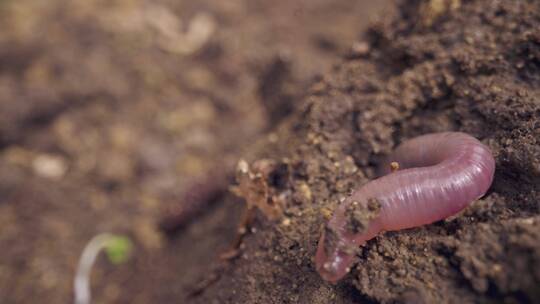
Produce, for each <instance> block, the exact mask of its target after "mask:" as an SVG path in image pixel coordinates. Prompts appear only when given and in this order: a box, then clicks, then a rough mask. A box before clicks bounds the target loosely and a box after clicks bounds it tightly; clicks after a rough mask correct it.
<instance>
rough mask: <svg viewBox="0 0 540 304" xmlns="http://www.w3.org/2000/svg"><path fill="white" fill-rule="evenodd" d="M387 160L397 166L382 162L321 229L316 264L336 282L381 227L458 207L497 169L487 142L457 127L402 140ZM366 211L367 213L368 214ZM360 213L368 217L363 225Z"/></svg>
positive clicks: (433, 217) (413, 223) (412, 223)
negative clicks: (379, 171) (382, 167)
mask: <svg viewBox="0 0 540 304" xmlns="http://www.w3.org/2000/svg"><path fill="white" fill-rule="evenodd" d="M388 160H389V161H392V162H397V164H399V170H395V169H397V168H396V167H397V166H396V164H395V163H394V164H393V166H392V167H393V169H394V170H390V165H389V163H388V162H385V170H384V171H385V172H384V173H388V174H387V175H384V176H382V177H380V178H378V179H375V180H373V181H371V182H368V183H367V184H365V185H364V186H362V187H360V188H359V189H357V190H355V191H354V192H353V193H352V195H350V196H349V197H347V198H346V199H345V200H344V201H343V202H342V203H341V204H340V205H339V206H338V207H337V208H336V210H335V211H334V214H333V215H332V218H331V219H330V220H329V221H328V223H327V225H326V227H325V229H324V231H323V232H322V234H321V237H320V240H319V244H318V248H317V252H316V255H315V264H316V269H317V271H318V272H319V274H320V275H321V277H322V278H323V279H324V280H326V281H329V282H332V283H335V282H337V281H338V280H340V279H341V278H343V277H344V276H345V275H346V274H347V273H348V272H349V271H350V267H351V265H352V264H353V263H354V261H355V257H356V252H357V251H358V247H359V246H360V245H363V244H364V243H365V242H366V241H368V240H369V239H372V238H374V237H375V236H376V235H377V234H378V233H379V232H381V231H392V230H401V229H406V228H412V227H417V226H421V225H425V224H429V223H433V222H435V221H438V220H442V219H444V218H447V217H449V216H451V215H454V214H456V213H458V212H459V211H460V210H462V209H464V208H465V207H466V206H468V205H469V204H470V203H471V202H472V201H474V200H476V199H478V198H480V197H482V196H483V195H484V194H485V193H486V191H487V190H488V188H489V187H490V185H491V183H492V181H493V175H494V171H495V160H494V159H493V156H492V153H491V151H490V150H489V148H488V147H487V146H485V145H483V144H482V143H481V142H480V141H478V140H477V139H476V138H474V137H472V136H470V135H467V134H465V133H460V132H444V133H433V134H427V135H423V136H419V137H416V138H413V139H411V140H408V141H405V142H404V143H402V144H401V145H400V146H398V147H397V149H396V150H395V151H394V152H393V153H392V155H391V156H390V157H389V159H388ZM389 171H392V172H389ZM355 210H360V212H356V213H355ZM370 212H371V214H372V215H371V217H370V216H368V215H366V214H369V213H370ZM355 214H356V215H355ZM362 215H364V216H365V217H364V220H366V219H367V220H366V221H364V223H363V224H364V225H362Z"/></svg>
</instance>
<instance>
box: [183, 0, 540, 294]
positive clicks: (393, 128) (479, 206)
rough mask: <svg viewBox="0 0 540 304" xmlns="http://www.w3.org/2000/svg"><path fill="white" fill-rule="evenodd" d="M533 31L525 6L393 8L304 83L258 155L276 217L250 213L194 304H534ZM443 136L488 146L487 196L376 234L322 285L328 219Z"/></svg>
mask: <svg viewBox="0 0 540 304" xmlns="http://www.w3.org/2000/svg"><path fill="white" fill-rule="evenodd" d="M538 28H540V3H538V2H535V1H487V0H486V1H458V0H454V1H435V0H432V1H427V2H425V1H401V2H400V3H399V4H398V5H397V6H396V7H395V8H394V10H393V11H392V13H391V14H390V15H386V16H385V18H384V20H383V21H380V22H379V23H377V24H376V25H375V26H373V27H372V28H371V30H370V31H368V33H367V34H366V35H365V40H364V41H363V42H362V43H360V44H358V45H357V47H356V48H355V51H354V52H352V53H351V54H350V56H349V59H348V60H346V61H344V62H343V63H342V64H340V65H339V66H337V67H336V68H335V69H334V70H333V71H332V72H331V73H329V74H327V75H326V76H325V77H324V78H323V79H322V80H321V81H319V82H317V83H315V84H314V85H313V86H312V87H311V90H310V92H309V95H308V96H307V97H306V98H305V100H304V105H303V107H302V108H301V109H300V110H299V111H297V112H296V113H295V114H294V115H293V116H292V117H291V118H289V119H288V120H287V121H286V122H285V123H284V124H283V125H281V127H280V128H279V129H278V130H277V131H276V134H277V138H278V140H277V142H268V143H267V144H266V145H263V146H262V148H261V147H260V146H259V147H256V148H255V149H254V152H253V153H255V154H256V155H257V156H258V157H259V158H270V159H272V160H274V161H275V162H278V163H279V164H281V166H279V165H276V167H280V168H282V169H280V170H279V171H277V172H275V174H270V175H269V176H272V178H271V179H269V180H268V181H267V183H266V184H267V185H269V186H270V187H272V191H271V192H272V193H275V196H277V197H281V198H283V200H282V201H283V202H284V206H283V213H282V216H281V218H280V219H279V220H277V221H270V220H268V219H266V218H265V217H264V215H262V214H260V216H259V217H258V220H257V223H256V225H255V227H254V229H253V232H252V233H251V234H250V235H248V236H247V237H246V238H245V240H244V247H243V250H242V254H241V255H240V257H239V258H238V259H236V260H234V261H232V264H231V265H229V267H226V268H225V269H223V270H221V273H220V274H221V279H220V280H218V281H217V282H216V283H215V284H213V285H211V286H210V287H208V288H207V289H206V290H204V292H203V293H202V294H201V295H199V296H198V297H196V298H194V299H193V301H198V302H200V303H208V302H209V301H210V302H211V300H213V301H215V302H216V303H224V302H230V303H330V302H331V303H355V302H359V303H365V302H370V301H375V302H393V301H399V302H410V303H419V302H425V303H458V302H459V303H472V302H476V303H478V302H498V301H505V302H509V303H513V302H536V301H538V299H539V298H540V289H539V287H538V286H540V205H539V204H540V142H539V140H540V121H539V119H540V33H539V32H538ZM449 130H452V131H462V132H466V133H469V134H471V135H473V136H475V137H477V138H479V139H480V140H481V141H482V142H483V143H485V144H486V145H488V146H489V147H490V148H491V149H492V151H493V153H494V155H495V157H496V162H497V167H496V174H495V180H494V183H493V186H492V188H491V190H490V191H489V192H488V194H487V195H486V196H485V197H484V198H482V199H480V200H478V201H476V202H474V203H473V204H472V205H471V206H470V207H469V208H467V209H466V210H465V211H464V212H463V213H461V214H460V215H458V216H456V217H453V218H451V219H447V220H444V221H440V222H437V223H435V224H432V225H428V226H425V227H420V228H415V229H409V230H406V231H400V232H391V233H385V234H384V235H381V236H379V237H377V238H376V239H374V240H372V241H370V242H369V243H368V244H367V246H365V247H364V248H363V249H362V250H361V253H360V257H361V258H360V263H359V264H358V265H357V266H356V267H355V269H353V271H352V272H351V274H350V275H349V276H348V277H347V278H346V279H344V280H343V281H341V282H340V283H339V284H338V285H336V286H332V285H330V284H327V283H324V282H322V281H321V280H320V278H319V276H318V274H317V273H316V272H315V270H314V263H313V256H314V254H315V249H316V244H317V241H318V238H319V235H320V231H321V227H322V225H323V223H324V222H325V220H326V218H327V217H328V215H329V214H330V213H331V210H332V209H334V208H335V207H336V205H337V204H338V202H339V201H340V200H341V199H342V198H343V197H344V196H346V195H347V193H348V191H350V190H351V189H353V188H355V187H357V186H359V185H361V184H363V183H365V182H367V181H368V180H369V179H371V178H373V177H374V176H375V172H374V169H375V167H376V164H377V162H378V160H380V159H381V157H383V156H384V155H386V154H388V153H389V152H390V151H391V150H392V149H393V148H394V147H395V146H396V145H397V144H399V143H400V142H402V141H403V140H405V139H408V138H411V137H414V136H417V135H420V134H424V133H429V132H437V131H449ZM260 151H264V152H262V153H261V152H260ZM283 167H285V168H286V169H283Z"/></svg>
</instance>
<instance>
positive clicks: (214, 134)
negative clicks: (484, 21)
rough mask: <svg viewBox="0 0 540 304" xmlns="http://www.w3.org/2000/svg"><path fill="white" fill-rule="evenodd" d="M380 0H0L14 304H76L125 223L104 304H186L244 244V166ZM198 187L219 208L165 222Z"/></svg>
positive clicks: (6, 269) (98, 280) (6, 272)
mask: <svg viewBox="0 0 540 304" xmlns="http://www.w3.org/2000/svg"><path fill="white" fill-rule="evenodd" d="M382 6H383V3H380V4H370V3H369V1H355V2H351V1H345V0H339V1H335V0H333V1H330V0H316V1H312V0H310V1H304V0H302V1H295V2H290V1H281V0H279V1H271V2H270V1H243V0H238V1H237V0H234V1H221V0H204V1H161V0H160V1H143V0H115V1H102V0H91V1H86V0H84V1H67V0H52V1H47V2H46V3H45V2H43V3H41V2H39V1H37V2H36V1H31V0H28V1H27V0H23V1H18V0H17V1H14V0H0V247H1V248H2V249H1V250H0V261H1V262H0V302H1V303H34V302H36V301H37V300H38V299H39V302H40V303H69V302H71V301H72V299H73V293H72V282H73V278H74V272H75V268H76V264H77V261H78V258H79V256H80V255H81V253H82V250H83V248H84V246H85V245H86V243H87V242H88V241H89V240H90V239H91V238H92V237H93V236H95V235H97V234H99V233H101V232H113V233H121V234H125V235H127V236H129V237H130V239H131V240H132V241H133V243H134V245H135V249H134V252H133V254H132V257H131V259H129V260H128V262H126V263H125V264H122V265H117V266H116V265H111V264H110V263H109V262H108V261H107V260H106V259H105V258H100V259H99V260H98V263H97V264H96V265H95V267H94V269H93V274H92V291H93V299H94V301H95V303H175V302H176V303H184V302H185V301H186V300H185V299H186V296H187V294H189V293H191V292H192V291H193V286H195V287H196V286H197V283H198V282H199V281H200V280H201V279H203V280H205V279H206V278H207V277H208V274H209V273H210V274H211V273H212V271H213V269H214V268H219V267H221V266H220V265H221V264H220V263H219V262H217V261H218V256H219V255H220V254H221V253H223V252H225V251H226V250H227V249H228V248H229V246H230V245H231V244H232V243H233V242H234V240H235V236H236V226H237V225H238V222H239V218H240V215H241V213H242V210H243V208H244V204H243V202H242V201H241V200H239V199H238V198H236V197H235V196H234V195H232V194H228V191H227V186H228V185H229V184H230V183H231V180H230V175H229V174H230V173H233V168H234V165H235V164H236V162H237V161H238V159H239V158H240V157H243V156H244V155H247V152H244V151H247V150H248V148H249V147H250V146H252V144H253V143H254V142H256V141H257V140H259V139H260V140H264V139H266V137H267V134H268V132H269V130H271V129H272V128H273V126H274V125H275V124H277V123H278V122H279V121H280V120H281V119H282V118H283V117H284V115H285V114H287V113H288V112H290V111H292V108H293V105H294V104H295V102H296V101H297V100H301V99H300V98H297V97H296V96H300V95H305V92H306V89H305V88H306V87H307V85H308V84H309V83H311V82H312V79H313V78H314V77H315V76H316V75H318V74H321V73H324V72H325V71H327V70H328V69H330V67H331V66H332V64H334V63H335V62H337V61H338V60H339V58H340V57H341V56H342V55H343V54H345V53H346V52H347V50H348V49H349V47H350V45H351V43H352V42H353V41H355V40H356V39H357V38H358V35H359V34H360V33H361V32H362V31H363V30H364V29H365V28H366V26H367V25H368V23H369V19H370V16H372V15H373V14H374V13H375V12H376V11H378V10H379V9H380V8H381V7H382ZM201 16H202V17H201ZM195 20H198V21H197V22H195ZM201 20H202V21H201ZM193 28H195V30H193ZM190 31H193V32H194V33H195V34H196V35H195V34H194V35H192V36H189V34H186V33H189V32H190ZM204 33H210V34H206V35H205V34H204ZM197 35H198V36H197ZM189 37H195V38H189ZM201 37H202V38H201ZM198 41H199V42H198ZM200 41H202V42H200ZM186 45H191V49H190V48H186V47H185V46H186ZM215 180H217V182H216V181H215ZM224 181H225V182H224ZM193 185H199V186H198V188H197V189H198V191H200V192H201V193H202V194H200V195H193V196H190V197H192V198H191V201H192V202H193V201H195V204H196V202H197V199H202V200H203V201H204V200H206V203H207V205H204V204H203V205H202V206H201V207H203V208H198V209H197V208H193V210H194V211H199V212H198V213H197V212H196V213H193V212H192V213H190V216H189V217H180V218H178V217H174V216H173V217H172V219H173V220H177V222H175V223H172V224H171V223H170V222H169V221H165V222H164V221H163V217H164V214H167V212H169V211H170V210H178V209H181V208H182V207H183V206H184V205H183V203H184V199H186V196H189V195H190V194H191V192H193V189H195V188H193V187H194V186H193ZM203 192H210V194H204V193H203ZM214 194H215V195H214ZM202 203H205V202H202ZM166 219H169V218H168V217H166ZM186 220H187V221H186ZM178 221H180V222H178ZM171 225H172V226H173V228H174V229H170V230H172V231H170V230H169V229H167V231H166V233H165V231H163V230H162V229H161V228H162V227H163V226H167V228H168V227H170V226H171Z"/></svg>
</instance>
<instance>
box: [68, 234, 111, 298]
mask: <svg viewBox="0 0 540 304" xmlns="http://www.w3.org/2000/svg"><path fill="white" fill-rule="evenodd" d="M114 239H115V236H114V235H112V234H110V233H102V234H98V235H96V236H95V237H93V238H92V240H90V242H88V244H87V245H86V247H85V248H84V250H83V253H82V255H81V259H80V260H79V265H78V266H77V273H76V274H75V281H74V288H73V291H74V293H75V304H90V301H91V295H90V274H91V272H92V267H93V266H94V263H95V261H96V258H97V256H98V255H99V253H100V252H101V250H103V249H104V248H105V247H106V246H107V245H108V244H109V243H110V242H111V241H114Z"/></svg>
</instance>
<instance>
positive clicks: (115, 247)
mask: <svg viewBox="0 0 540 304" xmlns="http://www.w3.org/2000/svg"><path fill="white" fill-rule="evenodd" d="M132 248H133V244H131V241H130V239H129V238H128V237H125V236H122V235H117V236H114V237H113V238H112V239H111V240H110V241H109V242H108V243H107V245H106V246H105V252H106V253H107V257H108V258H109V261H111V263H113V264H122V263H124V262H125V261H127V259H128V258H129V254H130V252H131V250H132Z"/></svg>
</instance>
